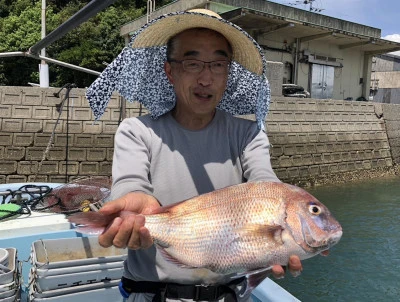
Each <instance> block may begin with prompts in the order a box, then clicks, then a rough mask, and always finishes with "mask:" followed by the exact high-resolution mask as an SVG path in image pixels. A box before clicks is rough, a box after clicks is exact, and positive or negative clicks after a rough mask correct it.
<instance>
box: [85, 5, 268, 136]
mask: <svg viewBox="0 0 400 302" xmlns="http://www.w3.org/2000/svg"><path fill="white" fill-rule="evenodd" d="M199 27H200V28H208V29H211V30H214V31H216V32H219V33H220V34H222V35H223V36H224V37H225V38H226V39H227V40H228V41H229V43H230V44H231V47H232V51H233V57H232V61H231V65H230V69H229V75H228V80H227V84H226V90H225V93H224V95H223V97H222V99H221V100H220V102H219V104H218V107H217V108H219V109H221V110H224V111H226V112H229V113H230V114H232V115H248V114H254V115H255V118H256V122H257V125H258V127H259V128H260V129H264V121H265V116H266V115H267V112H268V107H269V102H270V95H271V91H270V87H269V83H268V80H267V78H266V66H267V63H266V60H265V57H264V55H263V53H262V50H261V47H260V46H259V45H258V44H257V42H256V41H255V40H254V39H253V38H252V37H250V35H249V34H248V33H246V32H245V31H244V30H242V29H241V28H240V27H238V26H236V25H234V24H232V23H231V22H229V21H227V20H224V19H222V18H221V17H220V16H219V15H218V14H216V13H214V12H212V11H210V10H205V9H200V10H191V11H186V12H175V13H170V14H167V15H163V16H160V17H158V18H156V19H154V20H152V21H151V22H149V23H147V24H146V25H144V26H143V27H142V28H141V29H139V30H138V31H137V32H135V33H134V34H133V36H132V37H131V42H130V43H129V45H128V46H127V47H125V48H124V49H123V50H122V52H121V53H120V54H119V55H118V56H117V57H116V58H115V59H114V61H113V62H111V63H110V64H109V65H108V66H107V67H106V69H105V70H104V71H103V72H102V73H101V75H100V76H99V77H98V78H97V79H96V80H95V81H94V82H93V84H92V85H90V87H89V88H88V89H87V91H86V98H87V99H88V101H89V105H90V107H91V108H92V111H93V114H94V116H95V118H96V120H98V119H99V118H100V117H101V116H102V115H103V114H104V112H105V110H106V108H107V105H108V102H109V100H110V98H111V95H112V93H113V92H114V91H118V92H119V93H120V94H121V95H122V96H123V97H124V98H125V99H126V100H128V101H130V102H133V101H138V102H140V103H141V104H143V105H144V106H145V107H146V109H147V110H148V111H149V113H150V115H151V117H152V118H154V119H157V118H159V117H160V116H162V115H163V114H165V113H167V112H169V111H171V110H172V109H173V108H174V107H175V104H176V95H175V91H174V87H173V86H172V85H171V83H170V82H169V81H168V78H167V76H166V74H165V71H164V63H165V61H166V60H167V56H166V48H167V47H166V44H167V42H168V40H169V39H170V38H172V37H174V36H175V35H177V34H178V33H180V32H182V31H184V30H186V29H191V28H199Z"/></svg>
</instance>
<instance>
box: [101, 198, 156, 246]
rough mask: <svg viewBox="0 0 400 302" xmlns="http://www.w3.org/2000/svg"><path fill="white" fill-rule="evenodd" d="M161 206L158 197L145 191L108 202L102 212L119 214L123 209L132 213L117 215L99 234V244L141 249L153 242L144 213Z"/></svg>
mask: <svg viewBox="0 0 400 302" xmlns="http://www.w3.org/2000/svg"><path fill="white" fill-rule="evenodd" d="M159 207H160V204H159V202H158V201H157V199H156V198H154V197H153V196H151V195H148V194H145V193H143V192H132V193H128V194H126V195H125V196H123V197H121V198H118V199H115V200H113V201H110V202H107V203H106V204H105V205H104V206H103V207H102V208H101V209H100V212H102V213H103V214H110V215H111V214H118V213H121V212H122V211H124V212H131V213H132V214H130V215H124V217H123V218H122V217H117V218H115V219H114V221H113V222H112V223H111V224H110V225H109V226H107V228H106V230H105V231H104V232H103V233H102V234H101V235H100V236H99V244H100V245H101V246H103V247H110V246H112V245H113V246H115V247H118V248H125V247H127V248H130V249H141V248H149V247H150V246H151V245H152V244H153V239H152V238H151V236H150V232H149V230H148V229H147V228H146V227H145V226H144V224H145V217H144V216H143V214H151V213H152V212H154V211H155V210H156V209H158V208H159Z"/></svg>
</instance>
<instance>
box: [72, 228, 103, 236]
mask: <svg viewBox="0 0 400 302" xmlns="http://www.w3.org/2000/svg"><path fill="white" fill-rule="evenodd" d="M75 232H77V233H80V234H85V235H91V236H98V235H101V234H102V233H103V232H104V227H92V226H79V227H77V228H76V229H75Z"/></svg>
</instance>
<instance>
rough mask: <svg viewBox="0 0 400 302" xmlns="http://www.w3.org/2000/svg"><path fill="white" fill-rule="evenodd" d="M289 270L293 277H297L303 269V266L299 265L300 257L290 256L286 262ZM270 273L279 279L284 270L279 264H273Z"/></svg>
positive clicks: (283, 274)
mask: <svg viewBox="0 0 400 302" xmlns="http://www.w3.org/2000/svg"><path fill="white" fill-rule="evenodd" d="M288 269H289V272H290V273H291V274H292V276H293V277H297V276H299V275H300V274H301V271H302V270H303V266H302V265H301V262H300V258H299V257H297V256H294V255H293V256H290V258H289V263H288ZM272 275H273V276H274V277H275V278H276V279H281V278H283V277H284V276H285V270H284V269H283V267H282V266H280V265H274V266H273V267H272Z"/></svg>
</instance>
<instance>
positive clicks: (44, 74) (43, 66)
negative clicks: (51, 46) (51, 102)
mask: <svg viewBox="0 0 400 302" xmlns="http://www.w3.org/2000/svg"><path fill="white" fill-rule="evenodd" d="M44 37H46V0H42V39H43V38H44ZM40 54H41V56H42V57H45V56H46V48H42V49H41V51H40ZM39 80H40V87H44V88H48V87H49V65H47V63H46V61H44V60H41V61H40V64H39Z"/></svg>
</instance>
